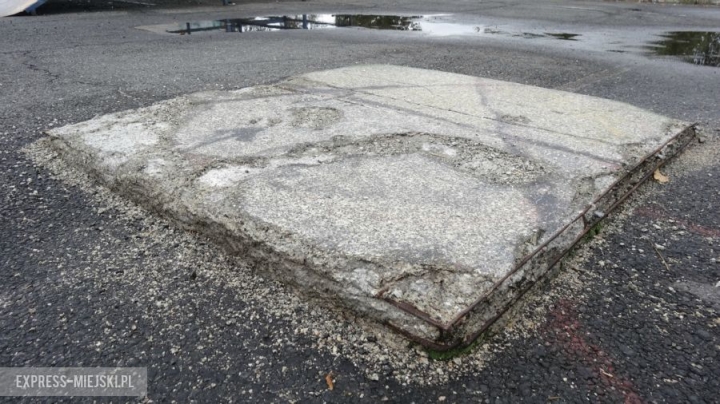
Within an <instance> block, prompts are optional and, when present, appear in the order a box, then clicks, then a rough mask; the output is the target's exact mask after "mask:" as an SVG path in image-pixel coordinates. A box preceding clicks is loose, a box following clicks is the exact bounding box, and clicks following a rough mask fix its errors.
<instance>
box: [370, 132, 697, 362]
mask: <svg viewBox="0 0 720 404" xmlns="http://www.w3.org/2000/svg"><path fill="white" fill-rule="evenodd" d="M695 126H696V124H692V125H690V126H688V127H686V128H685V129H683V130H682V131H680V132H679V133H678V134H676V135H675V136H673V137H672V138H671V139H669V140H668V141H666V142H665V143H663V144H662V145H660V146H659V147H658V148H656V149H655V150H654V151H652V152H650V153H649V154H648V155H646V156H645V157H643V158H642V159H641V160H640V161H638V163H637V164H636V165H635V166H634V167H633V168H632V169H630V170H629V171H628V172H626V173H625V175H623V176H621V177H620V178H618V179H617V180H616V181H615V182H613V183H612V185H610V186H609V187H608V189H607V190H606V191H605V192H603V193H602V194H600V195H599V196H598V197H596V198H595V199H594V200H593V201H592V202H591V203H590V204H589V205H587V207H585V209H583V210H582V211H581V212H580V213H579V214H578V215H577V216H575V217H574V218H573V219H572V220H571V221H569V222H568V223H567V224H566V225H565V226H563V227H562V228H560V229H559V230H557V231H556V232H555V233H553V234H552V235H551V236H550V237H548V239H547V240H546V241H544V242H543V243H542V244H541V245H539V246H538V247H537V248H536V249H535V250H533V251H532V252H531V253H529V254H528V255H526V256H525V257H523V259H522V260H520V261H519V262H518V263H517V264H516V265H515V267H513V269H512V270H511V271H509V272H508V273H507V274H505V276H503V277H502V278H501V279H500V280H499V281H497V282H495V284H493V286H492V287H491V288H490V289H489V290H488V291H487V292H485V293H484V294H483V295H482V296H481V297H479V298H478V299H476V300H475V301H474V302H472V303H471V304H470V305H468V307H466V308H465V309H463V310H462V311H460V312H459V313H458V314H456V315H455V317H453V318H452V320H450V321H449V322H447V323H443V322H441V321H438V320H436V319H434V318H432V316H431V315H430V314H429V313H426V312H425V311H423V310H421V309H419V308H417V307H415V306H414V305H412V304H410V303H407V302H402V301H398V300H395V299H393V298H392V297H389V296H383V295H384V293H381V294H380V296H378V298H380V299H382V300H384V301H385V302H387V303H389V304H391V305H393V306H395V307H397V308H398V309H400V310H402V311H404V312H406V313H408V314H410V315H412V316H414V317H416V318H419V319H421V320H423V321H424V322H426V323H428V324H430V325H432V326H435V327H436V328H437V329H438V330H439V331H440V335H441V337H442V336H445V335H448V334H451V333H452V332H453V331H455V330H456V328H457V327H458V325H460V324H461V322H462V321H463V319H465V318H466V317H467V316H468V315H469V314H470V313H472V312H473V310H475V309H476V308H477V307H478V306H479V305H480V304H482V303H483V302H485V301H487V300H489V299H490V297H491V296H492V295H493V293H494V292H495V291H496V290H497V289H498V288H500V287H501V286H503V284H504V283H505V282H506V281H507V280H508V279H510V277H512V276H513V275H515V274H516V273H518V272H519V271H520V270H521V269H522V268H523V267H525V265H527V264H528V263H530V262H531V261H532V260H533V258H536V257H537V256H539V255H541V254H542V253H543V252H544V250H545V249H547V247H548V245H549V244H550V243H552V242H553V241H555V240H556V239H557V238H558V237H559V236H561V235H563V234H564V233H565V232H566V231H567V230H568V229H569V228H570V227H571V226H573V225H575V224H577V223H578V221H580V220H582V223H583V230H582V231H581V232H580V234H578V235H577V236H576V237H575V239H574V240H573V241H572V242H571V243H570V244H569V245H568V247H567V248H565V249H563V250H562V251H561V252H559V253H558V254H557V256H556V257H554V258H552V259H551V260H550V263H549V264H548V265H547V267H546V268H544V270H543V271H542V272H541V273H540V274H539V277H538V278H539V279H538V280H540V278H542V276H543V275H544V274H546V273H547V272H549V271H550V270H551V269H552V268H553V267H554V266H555V265H557V263H558V262H560V260H562V259H563V257H564V256H565V255H566V254H567V253H568V252H569V251H570V250H572V249H573V248H575V247H576V246H577V245H578V244H579V243H580V241H582V240H583V238H584V237H585V236H586V235H587V234H588V232H589V231H590V230H591V229H592V228H593V227H594V226H595V225H597V223H599V222H601V221H602V220H603V219H605V218H606V217H607V216H608V214H609V213H611V212H613V211H614V210H615V209H616V208H617V207H618V206H620V205H621V204H622V203H623V202H624V201H625V200H626V199H627V198H628V197H629V196H630V195H631V194H632V193H633V192H635V191H636V190H637V189H638V188H639V187H640V185H642V184H643V183H645V182H646V181H647V180H648V179H649V178H650V177H651V176H652V175H653V173H654V172H655V170H657V169H658V168H660V167H662V166H663V165H664V164H665V163H667V162H668V161H669V160H670V158H672V157H674V156H676V155H678V154H680V153H681V152H682V151H683V150H684V149H685V148H687V147H688V145H690V143H692V140H693V139H695ZM678 144H679V146H678V147H677V148H675V149H674V150H673V152H672V154H671V155H663V153H664V151H665V149H666V148H668V147H670V146H677V145H678ZM653 158H655V159H657V162H656V163H655V164H654V165H653V164H652V162H650V160H651V159H653ZM648 163H650V169H649V170H647V172H646V173H645V174H644V175H643V176H642V178H640V179H639V180H637V182H636V183H633V182H632V181H631V182H630V184H625V182H626V181H627V180H628V179H631V177H632V176H633V175H635V174H638V173H642V172H643V171H644V170H646V169H647V168H648ZM629 185H633V186H632V188H630V189H629V190H625V191H622V188H624V187H625V188H626V187H627V186H629ZM618 191H620V195H619V196H616V198H617V200H615V201H614V202H613V199H610V200H609V201H604V202H609V203H610V206H609V207H608V208H607V212H602V214H601V215H599V216H595V217H594V219H592V217H593V216H592V215H593V214H594V213H595V212H593V210H594V209H595V207H596V206H598V205H599V204H601V202H603V199H605V198H606V197H608V196H610V197H611V198H612V195H611V194H612V193H615V192H618ZM588 213H590V214H591V220H588V218H587V217H586V216H587V215H588ZM536 282H537V281H536ZM533 284H534V283H531V284H530V285H529V286H527V287H525V288H523V289H522V290H520V291H519V292H518V294H517V295H516V296H514V297H512V298H511V299H510V300H509V301H508V302H507V303H505V304H504V305H503V307H502V308H501V309H500V310H499V311H498V313H497V314H495V315H494V316H493V317H492V318H490V319H489V320H487V321H486V322H485V323H483V325H482V326H481V327H480V328H479V329H478V330H477V331H475V332H473V333H470V334H468V335H466V336H461V337H458V338H455V339H452V340H450V341H449V342H442V341H440V342H438V341H433V340H430V339H427V338H423V337H419V336H417V335H414V334H412V333H410V332H408V331H406V330H404V329H402V328H400V327H398V326H396V325H394V324H392V323H390V322H385V325H386V326H388V327H389V328H391V329H393V330H395V331H396V332H398V333H400V334H402V335H404V336H405V337H406V338H408V339H410V340H411V341H414V342H416V343H418V344H420V345H422V346H424V347H426V348H429V349H433V350H436V351H448V350H451V349H456V348H462V347H467V346H469V345H470V344H472V343H473V342H474V341H475V340H476V339H477V338H478V337H480V336H481V335H482V334H484V333H485V332H487V331H488V329H489V328H490V327H491V326H492V325H493V323H495V322H496V321H497V320H498V319H500V318H501V317H502V316H503V315H504V314H505V313H506V312H507V311H508V310H509V309H510V308H511V307H512V306H513V304H514V303H515V302H517V300H518V299H520V298H521V297H522V296H523V295H525V293H527V292H528V291H529V290H530V289H531V288H532V286H533Z"/></svg>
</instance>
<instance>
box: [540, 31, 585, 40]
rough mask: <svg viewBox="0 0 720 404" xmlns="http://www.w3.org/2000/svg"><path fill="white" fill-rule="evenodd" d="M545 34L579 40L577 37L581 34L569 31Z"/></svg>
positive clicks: (563, 38)
mask: <svg viewBox="0 0 720 404" xmlns="http://www.w3.org/2000/svg"><path fill="white" fill-rule="evenodd" d="M545 35H548V36H551V37H553V38H555V39H562V40H564V41H577V39H576V37H579V36H580V34H571V33H569V32H558V33H553V32H546V33H545Z"/></svg>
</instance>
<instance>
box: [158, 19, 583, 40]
mask: <svg viewBox="0 0 720 404" xmlns="http://www.w3.org/2000/svg"><path fill="white" fill-rule="evenodd" d="M443 17H447V16H443V15H406V16H402V15H379V14H378V15H372V14H299V15H284V16H262V17H247V18H232V19H224V20H216V21H196V22H187V23H183V24H179V25H177V26H173V27H172V28H169V29H167V30H165V32H169V33H172V34H180V35H191V34H193V33H202V32H212V31H219V32H252V31H281V30H287V29H332V28H344V27H360V28H367V29H378V30H395V31H412V32H423V33H426V34H430V35H434V36H448V35H468V34H475V35H477V34H509V33H507V32H502V31H498V30H492V29H489V28H483V27H481V26H480V25H478V24H469V23H460V22H455V21H450V20H448V19H447V18H443ZM513 36H520V37H523V38H555V39H563V40H575V37H576V36H578V34H571V33H547V34H540V33H531V32H524V33H522V34H520V35H513Z"/></svg>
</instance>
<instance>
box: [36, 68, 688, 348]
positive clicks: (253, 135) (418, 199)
mask: <svg viewBox="0 0 720 404" xmlns="http://www.w3.org/2000/svg"><path fill="white" fill-rule="evenodd" d="M49 135H50V136H51V138H52V144H53V145H54V147H56V148H57V149H58V150H60V152H61V153H62V155H63V156H64V157H65V158H66V159H68V160H69V161H72V162H73V163H75V164H76V165H77V166H78V167H79V168H81V169H83V170H85V171H87V172H88V173H90V174H91V175H93V176H95V177H96V178H97V179H98V181H99V182H100V183H102V184H104V185H105V186H108V187H110V188H111V189H113V190H115V191H117V192H118V193H121V194H123V195H125V196H127V197H128V198H131V199H133V200H135V201H136V202H138V203H140V204H142V205H144V206H146V207H148V208H150V209H152V210H155V211H157V212H159V213H160V214H163V215H165V216H167V217H169V218H171V219H172V220H174V221H175V222H176V223H178V224H179V225H180V226H182V227H184V228H188V229H193V230H197V231H200V232H203V233H205V234H207V235H209V236H210V237H212V238H213V239H215V240H216V241H217V242H219V243H221V244H222V245H224V246H225V247H227V248H228V250H229V251H230V252H231V253H233V254H241V255H243V256H246V257H247V258H248V259H252V260H254V261H255V262H256V263H257V265H258V267H259V268H261V270H262V271H265V272H267V273H269V274H274V275H275V276H277V277H279V278H280V279H282V280H284V281H286V282H289V283H293V284H296V285H299V286H301V287H302V288H303V289H304V290H306V291H307V293H310V294H313V295H316V296H319V297H321V298H323V299H326V300H328V301H330V302H331V303H332V304H334V305H337V304H341V305H343V306H346V307H348V308H349V309H351V310H353V311H355V312H356V313H359V314H362V315H365V316H368V317H370V318H372V319H375V320H377V321H378V322H380V323H383V324H386V325H388V326H390V327H392V328H394V329H396V330H398V331H399V332H401V333H403V334H405V335H406V336H408V337H409V338H412V339H414V340H416V341H418V342H421V343H423V344H424V345H426V346H429V347H432V348H435V349H448V348H451V347H454V346H458V345H460V344H467V343H470V342H471V341H472V340H473V339H474V338H475V337H477V336H478V335H479V334H480V333H482V332H484V331H485V330H486V329H487V327H488V326H489V325H490V324H492V322H493V321H494V320H496V319H497V318H498V316H500V315H501V314H502V313H503V312H504V311H505V310H507V308H508V307H509V306H510V305H511V304H512V303H513V302H514V301H515V300H516V299H517V298H518V297H519V296H520V295H522V293H524V292H525V291H526V290H527V289H528V288H529V287H530V286H531V285H532V284H533V283H535V282H536V281H537V280H538V279H540V278H541V277H542V276H543V275H544V274H546V273H547V271H548V269H549V268H550V267H551V266H552V265H554V264H555V263H556V262H557V260H558V259H559V258H560V257H561V256H562V254H564V253H565V252H566V251H567V250H568V249H569V248H570V247H571V246H572V245H574V243H576V242H577V240H579V239H580V238H581V237H582V236H583V235H584V234H585V233H586V232H587V231H588V230H590V229H591V228H592V226H593V225H594V224H595V223H596V222H597V221H598V220H600V219H602V218H603V217H604V216H605V215H606V214H607V212H609V211H611V210H612V209H613V208H614V207H615V206H617V204H618V203H620V202H621V201H622V200H623V199H624V198H625V197H626V196H627V195H628V194H629V193H630V192H632V191H633V190H634V189H635V188H636V187H637V185H638V184H639V183H641V182H642V181H643V180H645V179H647V178H648V177H649V176H650V174H651V173H652V171H653V170H654V169H655V168H656V167H658V166H659V165H661V164H662V163H663V162H665V161H667V159H668V158H669V157H670V156H672V155H673V154H675V153H676V152H677V151H678V150H679V149H681V148H682V147H683V146H684V145H685V144H686V143H687V142H688V141H689V140H690V139H691V138H692V136H694V128H693V126H692V125H691V124H689V123H686V122H680V121H677V120H673V119H670V118H667V117H663V116H660V115H657V114H654V113H651V112H648V111H644V110H641V109H638V108H635V107H633V106H630V105H627V104H623V103H618V102H613V101H608V100H603V99H598V98H593V97H588V96H582V95H577V94H571V93H566V92H561V91H553V90H547V89H542V88H537V87H532V86H526V85H520V84H514V83H507V82H501V81H495V80H488V79H482V78H476V77H469V76H463V75H457V74H450V73H442V72H437V71H429V70H420V69H412V68H406V67H398V66H360V67H350V68H343V69H336V70H329V71H322V72H316V73H310V74H306V75H302V76H298V77H293V78H290V79H288V80H285V81H283V82H281V83H278V84H275V85H269V86H257V87H251V88H246V89H242V90H238V91H231V92H207V93H198V94H190V95H187V96H183V97H180V98H177V99H173V100H168V101H165V102H161V103H158V104H155V105H153V106H150V107H147V108H142V109H138V110H133V111H126V112H120V113H116V114H111V115H107V116H102V117H99V118H96V119H93V120H90V121H87V122H82V123H79V124H76V125H70V126H66V127H63V128H58V129H53V130H52V131H50V132H49Z"/></svg>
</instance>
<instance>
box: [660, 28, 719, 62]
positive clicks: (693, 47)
mask: <svg viewBox="0 0 720 404" xmlns="http://www.w3.org/2000/svg"><path fill="white" fill-rule="evenodd" d="M661 37H662V38H663V39H662V40H660V41H656V42H653V43H652V45H651V46H650V47H649V49H650V50H652V51H653V52H654V53H655V54H657V55H663V56H684V57H685V59H686V60H687V61H689V62H692V63H694V64H696V65H705V66H716V67H720V32H700V31H674V32H668V33H666V34H663V35H661Z"/></svg>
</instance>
